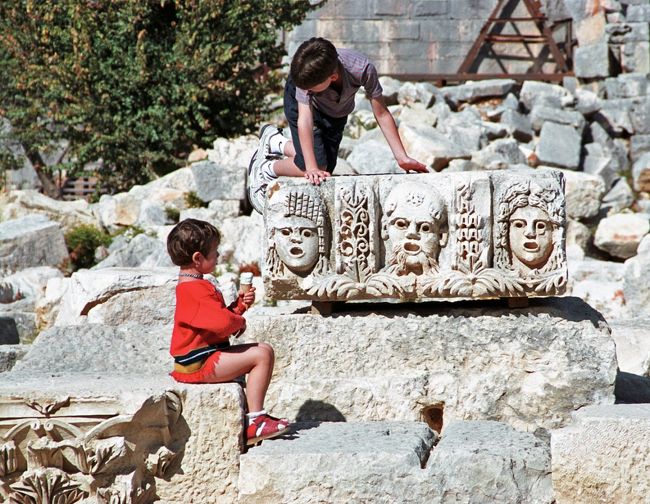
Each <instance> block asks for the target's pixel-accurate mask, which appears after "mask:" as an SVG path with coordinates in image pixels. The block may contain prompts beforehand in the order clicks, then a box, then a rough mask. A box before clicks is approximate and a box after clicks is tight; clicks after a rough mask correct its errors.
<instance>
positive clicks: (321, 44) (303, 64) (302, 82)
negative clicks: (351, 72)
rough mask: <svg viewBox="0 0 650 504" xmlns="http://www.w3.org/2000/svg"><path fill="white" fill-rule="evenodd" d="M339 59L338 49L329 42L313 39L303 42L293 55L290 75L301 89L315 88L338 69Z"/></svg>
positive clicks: (319, 38)
mask: <svg viewBox="0 0 650 504" xmlns="http://www.w3.org/2000/svg"><path fill="white" fill-rule="evenodd" d="M338 65H339V57H338V53H337V52H336V47H334V44H332V43H331V42H330V41H329V40H327V39H324V38H321V37H312V38H310V39H309V40H307V41H305V42H303V43H302V44H300V46H299V47H298V50H297V51H296V53H295V54H294V55H293V59H292V60H291V69H290V71H289V74H290V75H291V80H293V83H294V84H295V85H296V86H297V87H299V88H300V89H309V88H311V87H314V86H316V85H318V84H320V83H322V82H325V80H326V79H327V78H328V77H329V76H330V75H332V74H333V73H334V72H336V70H337V69H338Z"/></svg>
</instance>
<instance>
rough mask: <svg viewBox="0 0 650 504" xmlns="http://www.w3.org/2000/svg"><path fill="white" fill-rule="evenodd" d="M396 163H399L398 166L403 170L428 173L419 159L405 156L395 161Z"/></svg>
mask: <svg viewBox="0 0 650 504" xmlns="http://www.w3.org/2000/svg"><path fill="white" fill-rule="evenodd" d="M397 164H399V167H400V168H401V169H402V170H404V171H407V172H408V171H415V172H420V173H428V172H429V170H428V169H427V167H426V166H425V165H423V164H422V163H420V162H419V161H417V160H415V159H413V158H410V157H407V158H405V159H401V160H398V161H397Z"/></svg>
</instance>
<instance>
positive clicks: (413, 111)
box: [362, 103, 438, 164]
mask: <svg viewBox="0 0 650 504" xmlns="http://www.w3.org/2000/svg"><path fill="white" fill-rule="evenodd" d="M397 120H398V123H402V122H404V123H406V124H418V123H422V124H427V125H429V126H435V125H436V123H437V122H438V117H437V116H436V114H435V113H434V112H433V109H431V108H426V107H425V106H424V105H423V104H422V103H414V104H412V105H409V106H407V107H402V110H401V111H400V114H399V117H398V119H397ZM362 164H365V163H362Z"/></svg>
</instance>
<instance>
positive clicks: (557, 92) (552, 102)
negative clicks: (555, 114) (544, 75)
mask: <svg viewBox="0 0 650 504" xmlns="http://www.w3.org/2000/svg"><path fill="white" fill-rule="evenodd" d="M569 96H571V94H570V93H569V91H568V90H566V89H565V88H563V87H562V86H559V85H557V84H549V83H547V82H540V81H532V80H527V81H524V83H523V85H522V86H521V91H520V92H519V100H520V101H521V103H522V104H523V105H524V107H526V109H527V110H532V109H533V107H534V106H535V105H537V104H545V105H547V106H554V107H555V108H561V106H562V101H563V100H565V99H566V98H567V97H569Z"/></svg>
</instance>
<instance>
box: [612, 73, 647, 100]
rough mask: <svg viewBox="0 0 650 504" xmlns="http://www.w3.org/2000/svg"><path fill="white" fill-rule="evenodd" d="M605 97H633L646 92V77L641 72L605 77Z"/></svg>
mask: <svg viewBox="0 0 650 504" xmlns="http://www.w3.org/2000/svg"><path fill="white" fill-rule="evenodd" d="M605 89H606V90H607V98H609V99H613V98H634V97H636V96H644V95H645V94H647V92H648V78H647V76H646V75H644V74H642V73H627V74H621V75H618V76H617V77H610V78H608V79H605Z"/></svg>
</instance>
